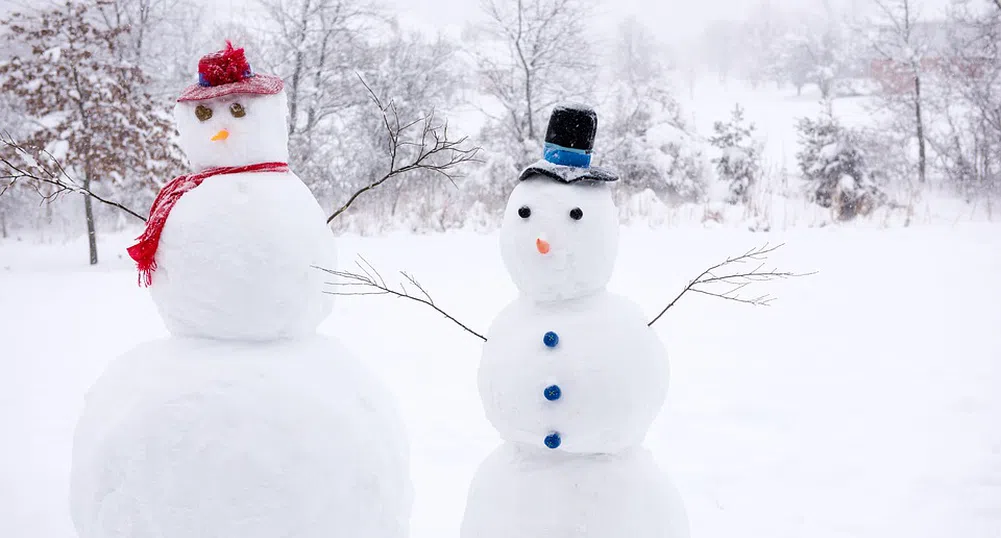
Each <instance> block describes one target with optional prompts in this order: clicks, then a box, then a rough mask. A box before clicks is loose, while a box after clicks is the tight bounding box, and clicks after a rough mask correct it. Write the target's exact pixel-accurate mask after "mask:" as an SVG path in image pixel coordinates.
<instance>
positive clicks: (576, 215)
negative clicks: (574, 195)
mask: <svg viewBox="0 0 1001 538" xmlns="http://www.w3.org/2000/svg"><path fill="white" fill-rule="evenodd" d="M570 218H572V219H573V220H580V219H582V218H584V212H583V211H581V210H580V208H579V207H575V208H573V209H571V210H570Z"/></svg>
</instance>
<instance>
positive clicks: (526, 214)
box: [518, 205, 532, 219]
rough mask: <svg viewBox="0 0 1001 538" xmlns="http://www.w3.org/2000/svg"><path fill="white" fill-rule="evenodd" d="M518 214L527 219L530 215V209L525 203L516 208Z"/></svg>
mask: <svg viewBox="0 0 1001 538" xmlns="http://www.w3.org/2000/svg"><path fill="white" fill-rule="evenodd" d="M518 216H519V217H521V218H523V219H527V218H528V217H531V216H532V210H531V209H529V207H528V206H527V205H524V206H521V209H519V210H518Z"/></svg>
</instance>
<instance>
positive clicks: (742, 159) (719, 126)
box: [709, 104, 761, 204]
mask: <svg viewBox="0 0 1001 538" xmlns="http://www.w3.org/2000/svg"><path fill="white" fill-rule="evenodd" d="M754 131H755V126H754V124H753V123H748V122H747V121H746V120H745V119H744V109H743V107H741V106H740V104H737V105H736V106H734V109H733V111H732V112H731V114H730V119H729V121H726V122H722V121H717V122H716V123H715V124H714V125H713V136H711V137H710V138H709V143H710V144H712V145H713V147H715V148H716V149H717V150H718V152H719V155H717V156H716V157H714V158H713V159H712V163H713V165H714V166H715V167H716V174H717V175H718V179H719V181H722V182H724V183H726V185H727V187H728V189H729V194H728V196H727V199H726V201H727V202H728V203H730V204H737V203H747V201H748V197H749V195H750V189H751V187H752V186H753V185H754V184H755V183H756V182H757V181H758V179H759V178H760V176H761V147H760V144H759V143H758V142H757V141H756V140H755V139H754Z"/></svg>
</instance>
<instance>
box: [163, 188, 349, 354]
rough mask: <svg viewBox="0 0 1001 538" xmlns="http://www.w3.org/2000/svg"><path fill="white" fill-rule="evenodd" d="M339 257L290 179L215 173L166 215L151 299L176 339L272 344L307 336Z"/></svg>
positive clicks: (312, 202)
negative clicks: (262, 341)
mask: <svg viewBox="0 0 1001 538" xmlns="http://www.w3.org/2000/svg"><path fill="white" fill-rule="evenodd" d="M336 261H337V260H336V250H335V244H334V237H333V233H332V232H331V231H330V229H329V228H328V227H327V225H326V217H325V215H324V213H323V210H322V209H321V208H320V206H319V204H318V203H317V202H316V199H315V198H313V194H312V193H311V192H310V191H309V189H308V188H307V187H306V185H304V184H303V183H302V181H300V180H299V178H297V177H296V176H295V175H294V174H291V173H249V174H227V175H220V176H212V177H209V178H207V179H205V181H204V182H202V184H201V185H199V186H198V187H196V188H194V189H192V190H191V191H189V192H187V193H185V194H184V196H182V197H181V198H180V200H178V202H177V205H175V206H174V208H173V209H172V210H171V212H170V216H169V217H168V218H167V222H166V225H165V226H164V228H163V233H162V235H161V237H160V247H159V249H158V250H157V253H156V262H157V269H156V271H155V272H154V273H153V284H152V286H151V287H150V293H151V294H152V297H153V300H154V301H155V302H156V305H157V307H158V309H159V311H160V315H161V316H162V317H163V320H164V323H165V324H166V325H167V328H168V329H169V330H170V332H171V333H172V334H174V335H179V336H180V335H183V336H207V337H212V338H225V339H241V340H272V339H275V338H291V337H296V336H301V335H305V334H310V333H313V332H314V331H315V330H316V327H317V325H319V323H320V322H321V321H322V320H323V319H324V318H325V317H326V316H327V315H328V314H329V313H330V309H331V306H332V296H330V295H326V294H324V293H323V290H324V282H325V281H326V280H327V276H326V273H324V272H323V271H320V270H319V269H316V268H314V267H313V266H317V267H325V268H334V267H335V266H336Z"/></svg>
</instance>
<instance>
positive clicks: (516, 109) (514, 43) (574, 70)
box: [469, 0, 595, 145]
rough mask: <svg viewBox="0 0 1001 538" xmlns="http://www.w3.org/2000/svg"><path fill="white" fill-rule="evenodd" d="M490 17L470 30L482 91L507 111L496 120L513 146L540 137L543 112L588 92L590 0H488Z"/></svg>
mask: <svg viewBox="0 0 1001 538" xmlns="http://www.w3.org/2000/svg"><path fill="white" fill-rule="evenodd" d="M482 8H483V11H484V13H485V15H486V17H487V22H486V23H485V24H483V25H481V26H478V27H476V28H474V29H471V30H470V32H469V33H470V35H471V36H472V37H474V38H475V39H476V41H477V50H476V52H475V53H474V54H475V58H476V64H477V65H478V66H479V68H480V75H481V77H482V84H483V91H484V92H485V93H486V94H487V95H489V96H491V97H493V98H495V99H496V100H497V101H498V102H499V103H500V105H501V107H502V108H503V110H504V113H503V116H501V117H494V120H495V121H497V122H499V123H501V124H502V125H504V130H505V131H506V132H507V133H508V136H509V137H510V139H511V140H512V141H513V143H514V144H515V145H517V144H522V143H523V141H531V142H532V143H535V142H536V141H537V140H539V139H541V138H542V137H541V134H542V133H540V130H541V129H543V128H544V126H545V123H544V122H543V121H542V117H543V114H544V113H545V111H546V110H548V109H550V108H551V107H552V106H553V105H554V104H556V103H557V102H559V101H560V100H563V99H570V98H583V97H585V96H586V95H587V94H588V93H589V92H590V91H591V87H590V85H589V83H588V81H589V80H592V79H593V78H594V77H593V76H592V75H593V74H594V70H595V66H594V64H593V63H592V61H591V60H590V54H589V48H590V45H589V42H588V40H589V39H590V34H589V32H588V19H589V17H590V15H591V12H592V3H591V2H590V1H589V0H516V1H510V0H485V1H484V2H483V4H482Z"/></svg>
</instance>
